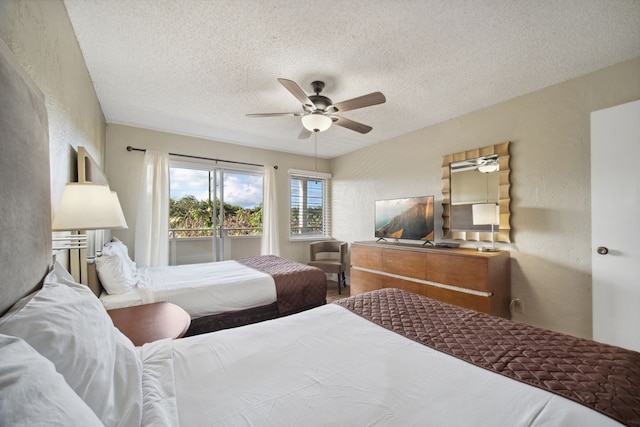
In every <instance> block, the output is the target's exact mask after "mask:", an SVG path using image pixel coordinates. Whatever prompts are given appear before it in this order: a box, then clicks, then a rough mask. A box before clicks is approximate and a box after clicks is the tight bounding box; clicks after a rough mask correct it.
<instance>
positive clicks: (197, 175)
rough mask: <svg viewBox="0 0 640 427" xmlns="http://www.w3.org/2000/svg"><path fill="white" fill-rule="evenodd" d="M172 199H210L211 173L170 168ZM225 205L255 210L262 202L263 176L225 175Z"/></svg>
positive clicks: (230, 173)
mask: <svg viewBox="0 0 640 427" xmlns="http://www.w3.org/2000/svg"><path fill="white" fill-rule="evenodd" d="M169 182H170V186H171V190H170V197H171V198H172V199H174V200H178V199H181V198H182V197H184V196H186V195H192V196H195V197H196V198H197V199H199V200H207V199H208V197H209V195H208V194H209V172H208V171H202V170H195V169H182V168H173V167H172V168H170V175H169ZM224 201H225V203H228V204H231V205H234V206H241V207H243V208H253V207H256V206H258V205H259V204H260V203H261V202H262V175H261V174H260V175H246V174H238V173H232V172H225V174H224Z"/></svg>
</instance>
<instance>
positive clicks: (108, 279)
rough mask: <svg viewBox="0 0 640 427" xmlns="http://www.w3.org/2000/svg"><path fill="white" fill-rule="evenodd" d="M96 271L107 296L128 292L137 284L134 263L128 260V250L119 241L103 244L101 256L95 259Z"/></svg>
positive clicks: (136, 271) (136, 272)
mask: <svg viewBox="0 0 640 427" xmlns="http://www.w3.org/2000/svg"><path fill="white" fill-rule="evenodd" d="M96 270H97V271H98V277H99V278H100V283H102V286H103V287H104V289H105V290H106V291H107V293H108V294H109V295H118V294H123V293H125V292H129V291H131V290H132V289H134V288H135V287H136V285H137V284H138V270H137V268H136V263H135V262H133V261H132V260H131V258H129V250H128V249H127V247H126V246H125V244H124V243H122V242H121V241H120V240H117V239H114V240H113V241H111V242H109V243H105V245H104V247H103V248H102V255H101V256H99V257H96Z"/></svg>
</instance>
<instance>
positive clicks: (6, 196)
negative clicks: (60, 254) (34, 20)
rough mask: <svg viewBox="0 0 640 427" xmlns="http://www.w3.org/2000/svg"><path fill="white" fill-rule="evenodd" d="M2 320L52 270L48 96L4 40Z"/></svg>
mask: <svg viewBox="0 0 640 427" xmlns="http://www.w3.org/2000/svg"><path fill="white" fill-rule="evenodd" d="M0 93H1V94H2V102H0V183H2V184H1V185H0V200H2V203H1V204H0V256H1V257H2V262H0V314H3V313H5V312H6V311H7V310H8V309H9V308H10V307H11V306H12V305H13V304H14V303H15V302H16V301H17V300H19V299H20V298H22V297H23V296H25V295H27V294H29V293H30V292H31V291H33V290H35V289H36V288H37V287H39V286H41V284H42V280H43V278H44V276H45V275H46V274H47V272H48V270H49V267H50V265H51V260H52V253H51V184H50V178H49V124H48V119H47V110H46V106H45V103H44V96H43V95H42V92H41V91H40V90H39V89H38V87H37V86H36V85H35V83H33V81H32V80H31V78H30V77H29V76H28V75H27V74H26V73H25V72H24V70H23V69H22V67H21V66H20V64H19V63H18V61H17V59H16V58H15V57H14V55H13V53H12V52H11V51H10V50H9V48H8V47H7V46H6V45H5V44H4V42H3V41H2V40H0Z"/></svg>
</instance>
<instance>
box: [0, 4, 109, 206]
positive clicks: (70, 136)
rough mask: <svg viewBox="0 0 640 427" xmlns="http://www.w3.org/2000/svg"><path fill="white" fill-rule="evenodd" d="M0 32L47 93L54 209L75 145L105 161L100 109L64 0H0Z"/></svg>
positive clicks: (71, 177)
mask: <svg viewBox="0 0 640 427" xmlns="http://www.w3.org/2000/svg"><path fill="white" fill-rule="evenodd" d="M0 38H2V40H3V41H4V42H5V43H6V44H7V46H8V47H9V49H11V51H12V52H13V53H14V55H15V56H16V57H17V58H18V61H19V62H20V64H21V65H22V67H23V68H24V69H25V70H26V72H27V73H28V74H29V75H30V76H31V77H32V78H33V80H34V81H35V83H36V84H37V85H38V87H39V88H40V90H42V92H43V93H44V95H45V101H46V105H47V112H48V115H49V145H50V160H51V203H52V207H53V212H54V213H55V208H56V207H57V205H58V201H59V199H60V196H61V195H62V190H63V188H64V184H65V183H67V182H69V181H75V179H76V170H75V159H76V150H77V147H78V146H79V145H82V146H85V147H86V148H87V150H88V151H89V153H90V154H91V156H92V157H93V158H94V159H95V160H96V161H97V162H98V163H99V164H102V163H103V153H104V146H105V120H104V115H103V114H102V109H101V108H100V103H99V102H98V98H97V96H96V93H95V90H94V88H93V84H92V82H91V78H90V76H89V72H88V71H87V67H86V65H85V63H84V58H83V57H82V53H81V51H80V47H79V45H78V42H77V41H76V36H75V33H74V31H73V28H72V27H71V22H70V21H69V18H68V16H67V10H66V9H65V7H64V4H63V2H62V1H60V0H41V1H15V0H2V1H0Z"/></svg>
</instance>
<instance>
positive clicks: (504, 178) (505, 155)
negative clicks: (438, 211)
mask: <svg viewBox="0 0 640 427" xmlns="http://www.w3.org/2000/svg"><path fill="white" fill-rule="evenodd" d="M509 143H510V141H507V142H504V143H502V144H497V145H491V146H489V147H483V148H476V149H474V150H468V151H463V152H461V153H455V154H449V155H447V156H443V157H442V236H443V238H448V239H455V240H469V241H476V242H480V241H490V240H491V233H490V232H484V231H456V230H452V229H451V167H450V165H451V163H454V162H458V161H461V160H470V159H475V158H476V157H483V156H490V155H492V154H497V155H498V163H499V165H500V170H499V174H500V179H499V186H500V191H499V205H500V225H499V226H498V229H497V230H496V235H495V240H496V242H506V243H511V223H510V219H511V206H510V205H511V198H510V195H509V191H510V187H511V181H510V176H511V169H510V167H509V160H510V155H509Z"/></svg>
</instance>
